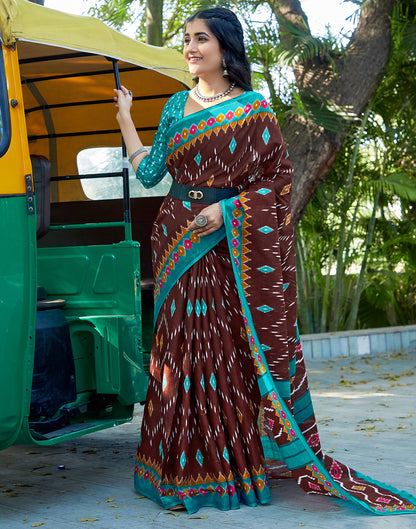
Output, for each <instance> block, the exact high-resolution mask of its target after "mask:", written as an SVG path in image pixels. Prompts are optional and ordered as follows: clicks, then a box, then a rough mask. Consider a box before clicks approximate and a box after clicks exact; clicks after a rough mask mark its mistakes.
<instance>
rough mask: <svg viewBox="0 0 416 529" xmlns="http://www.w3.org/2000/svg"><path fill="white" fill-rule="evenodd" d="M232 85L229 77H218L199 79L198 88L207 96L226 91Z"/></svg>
mask: <svg viewBox="0 0 416 529" xmlns="http://www.w3.org/2000/svg"><path fill="white" fill-rule="evenodd" d="M229 86H230V81H229V79H224V78H223V77H216V78H215V79H201V78H199V81H198V88H199V91H200V92H201V94H203V95H204V96H206V97H211V96H215V95H216V94H220V93H221V92H224V90H226V89H227V88H228V87H229Z"/></svg>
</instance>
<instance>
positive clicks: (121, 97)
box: [114, 86, 149, 172]
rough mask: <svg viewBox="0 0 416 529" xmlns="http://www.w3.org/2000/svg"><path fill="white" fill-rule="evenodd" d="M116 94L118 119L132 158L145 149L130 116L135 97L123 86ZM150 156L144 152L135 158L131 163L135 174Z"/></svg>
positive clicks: (115, 91)
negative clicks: (143, 161) (141, 163)
mask: <svg viewBox="0 0 416 529" xmlns="http://www.w3.org/2000/svg"><path fill="white" fill-rule="evenodd" d="M114 93H115V94H116V95H115V97H114V101H116V103H117V104H116V107H117V108H118V112H117V115H116V119H117V121H118V124H119V126H120V130H121V134H122V135H123V138H124V143H125V144H126V148H127V153H128V155H129V156H131V155H132V154H133V153H135V152H137V151H138V150H139V149H141V148H142V147H143V143H142V142H141V140H140V138H139V135H138V134H137V130H136V127H135V125H134V123H133V120H132V118H131V114H130V110H131V106H132V102H133V96H132V94H131V92H130V91H129V90H127V88H126V87H124V86H122V87H121V89H120V90H116V89H115V90H114ZM148 154H149V153H146V152H142V153H140V154H138V155H137V156H135V157H134V159H133V160H132V161H131V165H132V166H133V169H134V171H135V172H136V171H137V168H138V166H139V164H140V162H141V161H142V160H143V159H144V158H145V157H146V156H148Z"/></svg>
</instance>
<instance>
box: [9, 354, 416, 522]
mask: <svg viewBox="0 0 416 529" xmlns="http://www.w3.org/2000/svg"><path fill="white" fill-rule="evenodd" d="M307 365H308V368H309V379H310V384H311V387H312V395H313V398H314V403H315V411H316V415H317V418H318V422H319V426H320V433H321V438H322V444H323V447H324V448H325V449H326V452H328V453H331V455H332V456H333V457H336V458H337V459H339V460H340V461H343V462H345V463H348V464H349V465H350V466H352V467H353V468H357V469H359V470H360V471H361V472H362V473H363V474H366V475H371V476H372V477H373V478H376V479H379V480H381V481H384V482H387V483H390V484H392V485H394V486H395V487H396V488H398V489H406V490H408V491H409V492H412V493H413V494H416V442H415V438H416V420H415V419H416V410H415V408H416V406H415V405H416V385H415V382H416V351H413V350H412V351H409V352H401V353H397V354H394V355H388V356H387V355H385V356H382V355H380V356H376V357H350V358H340V359H338V360H309V361H308V363H307ZM140 413H141V410H140V408H138V409H137V416H136V417H135V419H134V421H133V422H132V423H130V424H127V425H123V426H119V427H117V428H113V429H111V430H106V431H104V432H99V433H97V434H92V435H89V436H85V437H83V438H80V439H78V440H76V441H71V442H67V443H62V444H59V445H55V446H52V447H44V448H43V447H42V448H39V447H37V446H24V447H22V446H20V447H11V448H8V449H7V450H4V451H2V452H0V529H16V528H26V527H42V528H44V529H75V528H77V529H78V528H82V529H84V528H85V529H88V528H91V529H130V528H132V529H133V528H136V527H137V528H139V527H150V528H154V529H157V528H169V529H170V528H181V529H187V528H191V527H192V528H197V529H211V528H213V527H214V528H216V527H218V528H220V527H222V529H224V528H228V527H231V528H232V527H234V528H247V529H253V528H255V529H257V528H259V529H266V528H267V529H271V528H273V527H278V528H281V529H293V528H299V527H305V528H310V529H334V528H336V529H376V528H377V529H409V528H416V514H415V515H400V516H393V517H381V516H375V515H373V514H371V513H369V512H367V511H365V510H364V509H362V508H360V507H358V506H353V505H350V504H348V503H347V502H344V501H341V500H333V499H330V498H325V497H315V496H308V495H306V494H305V493H304V492H303V491H302V490H301V489H300V488H299V487H298V486H297V485H296V484H295V483H293V482H291V481H287V480H285V481H282V482H279V483H278V484H277V486H275V487H274V488H273V490H272V495H273V503H272V504H270V505H268V506H263V507H257V508H255V509H253V508H248V507H242V508H241V509H239V510H237V511H231V512H225V513H223V512H220V511H217V510H215V509H203V510H201V511H199V512H198V513H197V514H194V515H188V514H186V513H182V512H181V513H174V512H169V511H163V510H161V509H160V508H159V507H158V506H156V505H154V504H153V503H152V502H150V501H149V500H147V499H144V498H140V497H138V495H137V494H136V493H135V492H134V490H133V488H132V483H133V480H132V469H133V461H134V453H135V448H136V442H137V436H138V428H139V424H140ZM59 465H65V470H59V469H58V466H59Z"/></svg>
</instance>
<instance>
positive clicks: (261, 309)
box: [257, 305, 273, 312]
mask: <svg viewBox="0 0 416 529" xmlns="http://www.w3.org/2000/svg"><path fill="white" fill-rule="evenodd" d="M257 310H259V311H261V312H270V311H271V310H273V309H272V308H271V307H269V306H268V305H262V306H261V307H257Z"/></svg>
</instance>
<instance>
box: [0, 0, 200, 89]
mask: <svg viewBox="0 0 416 529" xmlns="http://www.w3.org/2000/svg"><path fill="white" fill-rule="evenodd" d="M0 33H1V38H2V41H3V43H4V44H5V45H6V46H13V45H14V44H15V42H16V41H18V40H21V41H27V42H34V43H39V44H48V45H51V46H58V47H63V48H67V49H70V50H76V51H80V52H85V53H94V54H98V55H103V56H105V57H109V58H111V59H116V60H121V61H125V62H128V63H132V64H136V65H138V66H142V67H144V68H149V69H152V70H156V71H158V72H160V73H161V74H164V75H166V76H168V77H173V78H174V79H177V80H178V81H180V82H182V83H183V84H184V85H185V86H191V84H192V80H191V76H190V74H189V72H188V70H187V67H186V63H185V61H184V59H183V57H182V55H181V54H180V53H179V52H178V51H176V50H174V49H169V48H160V47H157V46H150V45H149V44H144V43H143V42H138V41H136V40H134V39H132V38H130V37H127V36H126V35H123V34H121V33H120V32H118V31H115V30H113V29H111V28H110V27H108V26H107V25H106V24H104V22H102V21H101V20H98V19H96V18H93V17H87V16H80V15H70V14H67V13H63V12H60V11H56V10H54V9H50V8H47V7H43V6H39V5H37V4H34V3H32V2H28V1H26V0H0ZM167 65H169V66H167Z"/></svg>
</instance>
